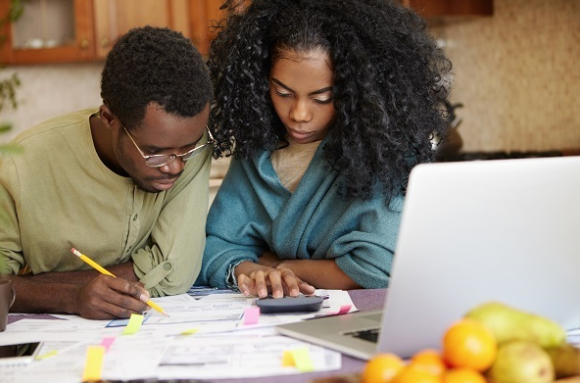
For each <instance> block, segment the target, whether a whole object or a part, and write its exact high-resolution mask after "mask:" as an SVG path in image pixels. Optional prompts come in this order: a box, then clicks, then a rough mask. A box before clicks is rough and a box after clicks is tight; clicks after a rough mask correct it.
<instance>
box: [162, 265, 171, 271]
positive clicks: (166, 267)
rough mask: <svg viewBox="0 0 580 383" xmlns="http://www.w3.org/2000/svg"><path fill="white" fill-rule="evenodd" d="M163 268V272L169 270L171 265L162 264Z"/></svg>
mask: <svg viewBox="0 0 580 383" xmlns="http://www.w3.org/2000/svg"><path fill="white" fill-rule="evenodd" d="M163 268H164V269H165V270H171V263H166V264H164V265H163Z"/></svg>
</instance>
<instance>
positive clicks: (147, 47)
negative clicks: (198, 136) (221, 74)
mask: <svg viewBox="0 0 580 383" xmlns="http://www.w3.org/2000/svg"><path fill="white" fill-rule="evenodd" d="M211 95H212V89H211V81H210V78H209V73H208V70H207V67H206V65H205V62H204V60H203V58H202V56H201V54H200V53H199V51H198V50H197V48H196V47H195V46H194V45H193V44H192V42H191V41H190V40H189V39H187V38H186V37H184V36H183V34H181V33H180V32H176V31H173V30H171V29H168V28H156V27H151V26H146V27H140V28H134V29H131V30H130V31H129V32H127V33H126V34H125V35H123V36H122V37H121V38H120V39H119V40H118V41H117V42H116V43H115V45H114V46H113V49H112V50H111V51H110V52H109V54H108V55H107V59H106V62H105V67H104V69H103V72H102V74H101V97H102V98H103V102H104V103H105V104H106V105H107V106H108V107H109V109H110V110H111V112H113V114H115V115H116V116H117V117H118V118H119V120H121V121H122V123H123V124H125V125H126V126H127V128H131V127H135V126H138V125H139V124H140V123H141V122H142V121H143V118H144V117H145V110H146V107H147V106H148V105H149V104H151V103H156V104H159V105H160V106H161V107H163V108H164V110H165V111H166V112H168V113H172V114H175V115H178V116H181V117H193V116H195V115H197V114H198V113H199V112H201V111H202V110H203V108H204V107H205V106H206V105H207V104H208V102H210V100H211Z"/></svg>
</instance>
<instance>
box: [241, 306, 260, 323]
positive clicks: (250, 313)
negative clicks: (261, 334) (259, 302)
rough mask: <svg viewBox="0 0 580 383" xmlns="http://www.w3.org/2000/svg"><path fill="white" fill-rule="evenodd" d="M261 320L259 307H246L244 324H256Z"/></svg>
mask: <svg viewBox="0 0 580 383" xmlns="http://www.w3.org/2000/svg"><path fill="white" fill-rule="evenodd" d="M259 318H260V308H259V307H246V308H245V310H244V324H256V323H258V319H259Z"/></svg>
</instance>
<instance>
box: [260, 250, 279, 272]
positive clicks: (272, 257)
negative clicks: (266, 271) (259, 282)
mask: <svg viewBox="0 0 580 383" xmlns="http://www.w3.org/2000/svg"><path fill="white" fill-rule="evenodd" d="M280 263H282V260H281V259H280V258H278V256H277V255H276V254H274V253H272V252H271V251H264V252H263V253H262V256H261V257H260V258H258V264H259V265H262V266H266V267H271V268H273V269H275V268H277V267H278V266H280Z"/></svg>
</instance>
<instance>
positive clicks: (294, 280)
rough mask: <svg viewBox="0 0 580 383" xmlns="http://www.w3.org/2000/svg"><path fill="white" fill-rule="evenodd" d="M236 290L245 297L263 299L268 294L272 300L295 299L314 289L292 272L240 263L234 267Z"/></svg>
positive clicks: (310, 292) (312, 292)
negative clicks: (251, 296)
mask: <svg viewBox="0 0 580 383" xmlns="http://www.w3.org/2000/svg"><path fill="white" fill-rule="evenodd" d="M235 273H236V279H237V281H238V288H239V289H240V291H241V292H242V293H243V294H244V295H246V296H249V295H257V296H258V297H260V298H265V297H267V296H268V293H269V292H270V293H271V294H272V297H274V298H282V297H283V296H285V295H289V296H292V297H296V296H298V295H300V293H302V294H305V295H311V294H314V291H315V289H314V287H313V286H311V285H309V284H308V283H306V282H304V281H302V280H300V279H299V278H298V277H297V276H296V275H294V273H293V272H292V270H290V269H286V268H279V269H276V268H272V267H266V266H262V265H259V264H257V263H253V262H249V261H246V262H242V263H241V264H239V265H238V266H237V267H236V270H235Z"/></svg>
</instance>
